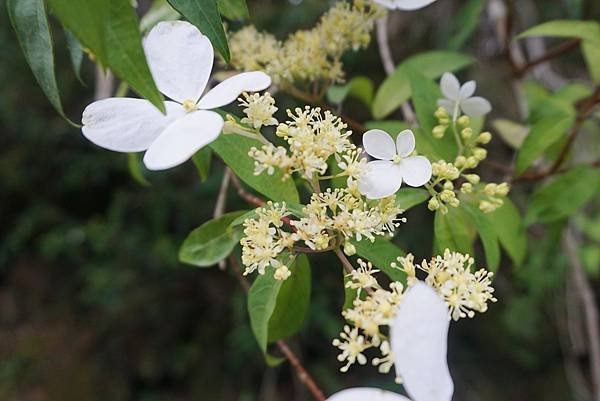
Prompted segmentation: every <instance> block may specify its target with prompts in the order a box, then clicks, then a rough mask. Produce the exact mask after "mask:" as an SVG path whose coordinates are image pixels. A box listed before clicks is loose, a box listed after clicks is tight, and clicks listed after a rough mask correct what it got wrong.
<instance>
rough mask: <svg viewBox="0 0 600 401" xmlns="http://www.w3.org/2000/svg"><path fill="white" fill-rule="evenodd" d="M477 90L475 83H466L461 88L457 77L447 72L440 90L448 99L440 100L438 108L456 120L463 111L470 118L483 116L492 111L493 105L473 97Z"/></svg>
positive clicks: (443, 76) (441, 82) (480, 98)
mask: <svg viewBox="0 0 600 401" xmlns="http://www.w3.org/2000/svg"><path fill="white" fill-rule="evenodd" d="M476 88H477V84H476V83H475V81H468V82H465V83H464V84H463V85H462V86H461V85H460V82H458V79H457V78H456V76H455V75H454V74H452V73H451V72H447V73H445V74H444V75H442V80H441V81H440V89H441V90H442V93H443V94H444V96H445V97H446V98H445V99H440V100H438V106H440V107H443V108H444V109H446V111H447V112H448V114H450V115H451V116H454V117H455V118H456V117H458V115H457V114H458V112H459V111H461V110H462V112H463V113H464V114H466V115H468V116H470V117H479V116H483V115H484V114H487V113H489V112H490V111H491V110H492V105H491V104H490V102H488V101H487V100H486V99H484V98H482V97H479V96H473V94H474V93H475V89H476Z"/></svg>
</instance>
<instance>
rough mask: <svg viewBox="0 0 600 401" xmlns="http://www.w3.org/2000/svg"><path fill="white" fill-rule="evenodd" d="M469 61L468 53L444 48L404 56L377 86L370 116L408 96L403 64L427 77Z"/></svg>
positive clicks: (385, 112) (381, 115)
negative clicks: (401, 61) (404, 58)
mask: <svg viewBox="0 0 600 401" xmlns="http://www.w3.org/2000/svg"><path fill="white" fill-rule="evenodd" d="M473 62H474V59H473V58H472V57H469V56H466V55H464V54H461V53H457V52H452V51H445V50H437V51H430V52H426V53H420V54H417V55H415V56H413V57H410V58H408V59H407V60H406V61H404V62H403V63H402V64H400V65H399V66H398V67H397V68H396V70H395V71H394V72H393V73H392V74H391V75H390V76H389V77H387V78H386V79H385V81H383V83H382V84H381V86H380V87H379V89H378V90H377V93H376V94H375V99H374V101H373V106H372V112H373V116H374V117H375V118H376V119H381V118H384V117H385V116H387V115H389V114H390V113H392V112H393V111H394V110H396V109H397V108H398V107H400V105H401V104H402V103H404V102H406V101H407V100H408V99H409V98H410V95H411V89H410V81H409V79H408V76H407V74H406V70H405V69H406V67H407V66H408V67H411V68H413V69H414V70H416V71H420V72H421V73H422V74H423V75H425V76H426V77H427V78H430V79H434V78H438V77H440V76H441V75H442V74H443V73H445V72H448V71H456V70H460V69H462V68H464V67H467V66H469V65H471V64H472V63H473Z"/></svg>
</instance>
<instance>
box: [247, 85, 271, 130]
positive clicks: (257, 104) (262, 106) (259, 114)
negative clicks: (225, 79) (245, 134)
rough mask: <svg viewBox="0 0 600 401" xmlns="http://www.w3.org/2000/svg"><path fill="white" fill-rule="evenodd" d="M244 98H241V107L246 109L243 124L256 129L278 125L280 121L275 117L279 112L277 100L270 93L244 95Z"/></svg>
mask: <svg viewBox="0 0 600 401" xmlns="http://www.w3.org/2000/svg"><path fill="white" fill-rule="evenodd" d="M242 96H243V98H239V99H238V100H239V101H240V106H243V107H244V110H243V111H244V114H246V117H244V118H242V120H241V121H242V123H243V124H247V125H249V126H251V127H252V128H254V129H260V128H261V127H262V126H267V125H277V123H278V121H277V119H275V118H274V117H273V114H275V112H276V111H277V107H275V99H273V97H272V96H271V94H270V93H268V92H266V93H265V94H264V95H261V94H260V93H253V94H251V95H249V94H248V93H246V92H244V93H242Z"/></svg>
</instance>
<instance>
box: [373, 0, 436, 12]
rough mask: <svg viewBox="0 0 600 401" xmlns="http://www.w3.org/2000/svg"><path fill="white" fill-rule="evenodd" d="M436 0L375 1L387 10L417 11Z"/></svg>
mask: <svg viewBox="0 0 600 401" xmlns="http://www.w3.org/2000/svg"><path fill="white" fill-rule="evenodd" d="M434 1H436V0H375V2H376V3H379V4H381V5H383V6H385V7H387V8H397V9H400V10H416V9H419V8H423V7H425V6H427V5H429V4H431V3H433V2H434Z"/></svg>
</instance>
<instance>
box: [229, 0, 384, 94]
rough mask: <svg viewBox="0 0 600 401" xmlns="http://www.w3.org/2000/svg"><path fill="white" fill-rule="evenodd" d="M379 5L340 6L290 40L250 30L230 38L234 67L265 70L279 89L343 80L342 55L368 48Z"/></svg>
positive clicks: (357, 1) (362, 2)
mask: <svg viewBox="0 0 600 401" xmlns="http://www.w3.org/2000/svg"><path fill="white" fill-rule="evenodd" d="M383 12H384V11H382V10H381V9H379V8H378V7H377V6H376V5H375V4H374V3H373V2H370V1H365V0H354V2H353V3H348V2H345V1H340V2H337V3H336V4H335V5H334V6H333V7H332V8H331V9H330V10H329V11H328V12H326V13H325V14H324V15H323V16H322V17H321V19H320V20H319V22H318V23H317V25H316V26H315V27H314V28H313V29H310V30H300V31H297V32H295V33H293V34H291V35H290V36H289V37H288V38H287V39H286V40H285V41H284V42H280V41H278V40H277V39H276V38H275V37H274V36H273V35H270V34H268V33H262V32H259V31H257V30H256V28H255V27H253V26H247V27H245V28H242V29H241V30H239V31H237V32H235V33H233V34H231V35H230V38H229V46H230V49H231V65H232V66H233V67H234V68H236V69H238V70H242V71H253V70H262V71H265V72H266V73H267V74H269V75H270V76H271V78H272V79H273V81H274V82H275V83H276V84H278V85H284V86H285V85H287V84H292V83H294V82H297V81H308V82H313V81H319V80H324V81H327V82H336V81H340V80H341V79H342V78H343V70H342V62H341V56H342V55H343V54H344V53H345V52H346V51H348V50H351V49H352V50H358V49H360V48H363V47H366V46H367V45H368V44H369V41H370V34H371V32H372V30H373V26H374V23H375V20H376V19H377V18H379V17H380V16H382V15H383Z"/></svg>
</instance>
